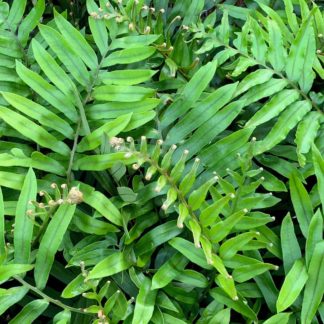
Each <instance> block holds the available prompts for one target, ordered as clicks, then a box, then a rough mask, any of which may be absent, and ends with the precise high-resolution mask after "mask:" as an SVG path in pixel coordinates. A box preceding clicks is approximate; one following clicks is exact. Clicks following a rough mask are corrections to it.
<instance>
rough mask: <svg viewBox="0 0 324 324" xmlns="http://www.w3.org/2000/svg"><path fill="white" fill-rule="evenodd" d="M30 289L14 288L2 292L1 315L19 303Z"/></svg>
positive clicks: (0, 300)
mask: <svg viewBox="0 0 324 324" xmlns="http://www.w3.org/2000/svg"><path fill="white" fill-rule="evenodd" d="M27 292H28V288H25V287H13V288H9V289H7V290H5V289H1V290H0V315H2V314H3V313H4V312H5V311H6V310H7V309H8V308H10V307H11V306H13V305H15V304H16V303H18V302H19V301H20V300H21V299H23V298H24V296H25V295H26V294H27Z"/></svg>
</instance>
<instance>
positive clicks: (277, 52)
mask: <svg viewBox="0 0 324 324" xmlns="http://www.w3.org/2000/svg"><path fill="white" fill-rule="evenodd" d="M268 28H269V51H268V59H269V61H270V63H271V65H272V66H273V68H274V69H275V70H276V71H282V70H283V69H284V67H285V62H286V59H287V53H286V50H285V48H284V46H283V40H282V34H281V31H280V28H279V26H278V24H277V23H276V21H275V20H270V19H269V20H268Z"/></svg>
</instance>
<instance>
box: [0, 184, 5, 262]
mask: <svg viewBox="0 0 324 324" xmlns="http://www.w3.org/2000/svg"><path fill="white" fill-rule="evenodd" d="M6 254H7V251H6V239H5V207H4V202H3V194H2V189H1V187H0V264H2V263H3V261H4V260H5V258H6Z"/></svg>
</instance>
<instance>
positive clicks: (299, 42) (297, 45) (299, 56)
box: [286, 11, 315, 82]
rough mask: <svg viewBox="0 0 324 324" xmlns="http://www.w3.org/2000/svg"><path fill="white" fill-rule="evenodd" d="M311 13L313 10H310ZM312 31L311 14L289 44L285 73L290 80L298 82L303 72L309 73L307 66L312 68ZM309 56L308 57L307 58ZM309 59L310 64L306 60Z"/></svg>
mask: <svg viewBox="0 0 324 324" xmlns="http://www.w3.org/2000/svg"><path fill="white" fill-rule="evenodd" d="M312 13H313V11H312ZM313 43H314V31H313V27H312V24H311V15H310V16H309V17H308V19H306V20H305V21H304V22H303V24H302V25H301V27H300V29H299V31H298V33H297V35H296V38H295V39H294V41H293V42H292V44H291V47H290V51H289V55H288V59H287V64H286V73H287V76H288V78H289V79H290V80H291V81H294V82H299V81H300V79H301V78H303V75H304V72H303V70H304V69H306V71H305V72H306V73H311V70H309V68H312V64H313V61H314V58H315V57H314V55H313V52H314V48H313ZM309 56H310V59H309ZM308 60H310V65H309V64H307V61H308Z"/></svg>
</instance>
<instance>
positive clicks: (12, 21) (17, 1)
mask: <svg viewBox="0 0 324 324" xmlns="http://www.w3.org/2000/svg"><path fill="white" fill-rule="evenodd" d="M26 3H27V0H14V1H13V2H12V5H11V7H10V12H9V16H8V19H7V21H8V24H9V25H12V28H13V30H15V29H16V27H17V26H16V25H18V23H19V22H20V21H21V19H22V17H23V15H24V12H25V8H26Z"/></svg>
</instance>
